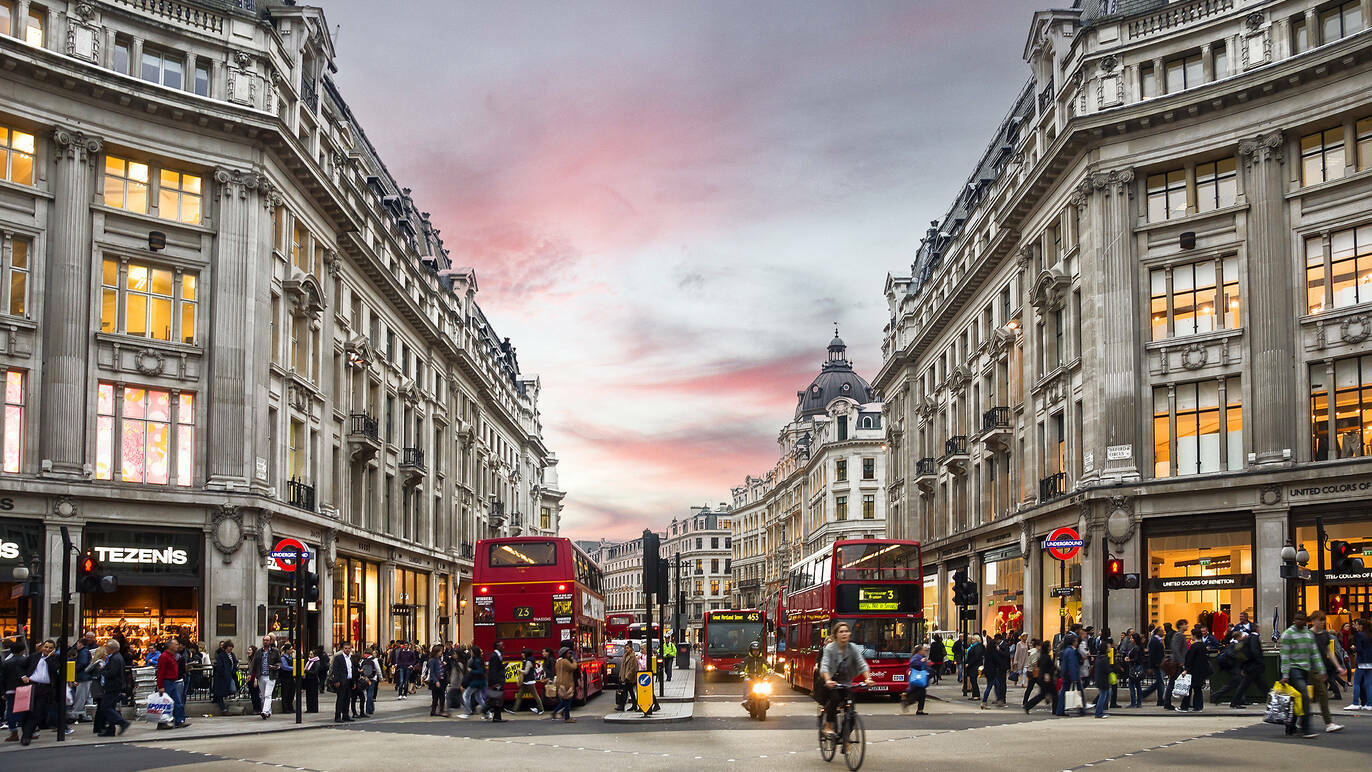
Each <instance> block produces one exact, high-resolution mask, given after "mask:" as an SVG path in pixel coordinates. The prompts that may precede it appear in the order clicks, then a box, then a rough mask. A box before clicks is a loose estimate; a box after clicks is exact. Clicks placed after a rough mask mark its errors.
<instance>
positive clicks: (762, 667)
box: [741, 641, 772, 707]
mask: <svg viewBox="0 0 1372 772" xmlns="http://www.w3.org/2000/svg"><path fill="white" fill-rule="evenodd" d="M741 666H742V668H743V702H742V705H743V706H744V707H747V706H748V698H749V697H750V696H751V695H752V693H753V691H752V690H753V682H754V681H756V680H758V679H762V678H766V677H767V674H768V673H771V672H772V669H771V668H770V667H768V666H767V658H766V657H765V656H763V653H762V644H761V643H758V642H757V641H753V642H752V643H750V644H748V654H747V656H745V657H744V658H743V662H742V664H741Z"/></svg>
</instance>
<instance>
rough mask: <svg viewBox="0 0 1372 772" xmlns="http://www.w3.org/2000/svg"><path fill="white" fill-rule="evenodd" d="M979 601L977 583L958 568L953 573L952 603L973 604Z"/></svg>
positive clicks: (960, 604)
mask: <svg viewBox="0 0 1372 772" xmlns="http://www.w3.org/2000/svg"><path fill="white" fill-rule="evenodd" d="M978 601H979V598H978V593H977V584H976V582H973V581H972V580H971V579H969V578H968V577H967V572H966V571H963V570H958V572H957V573H955V574H953V603H954V604H956V605H958V606H975V605H977V602H978Z"/></svg>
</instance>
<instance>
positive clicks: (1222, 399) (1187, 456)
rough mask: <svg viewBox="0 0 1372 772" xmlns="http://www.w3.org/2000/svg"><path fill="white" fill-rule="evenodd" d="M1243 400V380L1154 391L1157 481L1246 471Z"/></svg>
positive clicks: (1188, 384) (1185, 385)
mask: <svg viewBox="0 0 1372 772" xmlns="http://www.w3.org/2000/svg"><path fill="white" fill-rule="evenodd" d="M1242 399H1243V395H1242V392H1241V391H1240V384H1239V379H1238V378H1226V379H1222V380H1217V381H1215V380H1211V381H1198V382H1196V383H1179V384H1176V385H1175V386H1170V387H1169V386H1159V387H1157V388H1155V389H1153V475H1154V476H1155V477H1171V476H1173V475H1188V474H1205V473H1209V472H1219V471H1221V470H1224V469H1228V470H1230V471H1235V470H1241V469H1243V406H1242V404H1241V403H1242ZM1174 437H1175V438H1176V439H1175V441H1174V440H1173V438H1174Z"/></svg>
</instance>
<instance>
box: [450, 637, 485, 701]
mask: <svg viewBox="0 0 1372 772" xmlns="http://www.w3.org/2000/svg"><path fill="white" fill-rule="evenodd" d="M462 681H463V685H464V686H465V689H464V690H463V692H462V712H461V713H459V714H458V716H457V717H458V718H471V715H472V713H473V712H474V711H475V710H476V704H477V702H478V701H479V702H480V703H481V709H482V711H485V710H486V663H484V662H483V661H482V660H481V647H480V646H477V645H476V644H472V647H471V648H470V649H468V650H467V675H466V676H465V677H464V678H463V679H462Z"/></svg>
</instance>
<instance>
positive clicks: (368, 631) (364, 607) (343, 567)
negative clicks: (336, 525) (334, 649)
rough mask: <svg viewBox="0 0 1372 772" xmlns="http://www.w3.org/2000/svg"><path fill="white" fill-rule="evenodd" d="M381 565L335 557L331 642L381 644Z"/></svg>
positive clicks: (356, 644)
mask: <svg viewBox="0 0 1372 772" xmlns="http://www.w3.org/2000/svg"><path fill="white" fill-rule="evenodd" d="M380 573H381V568H380V566H378V565H377V564H376V563H369V562H367V561H365V560H359V559H358V558H338V559H336V560H335V561H334V564H333V642H334V645H335V646H336V645H339V644H341V643H343V642H344V641H351V642H352V643H353V644H354V645H355V646H358V647H359V648H360V647H364V646H366V645H368V644H377V643H382V644H384V643H385V642H384V641H381V640H380V638H379V635H380V631H381V625H380V623H379V621H378V619H379V614H380V607H381V599H380V594H379V591H380V581H379V576H380Z"/></svg>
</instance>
